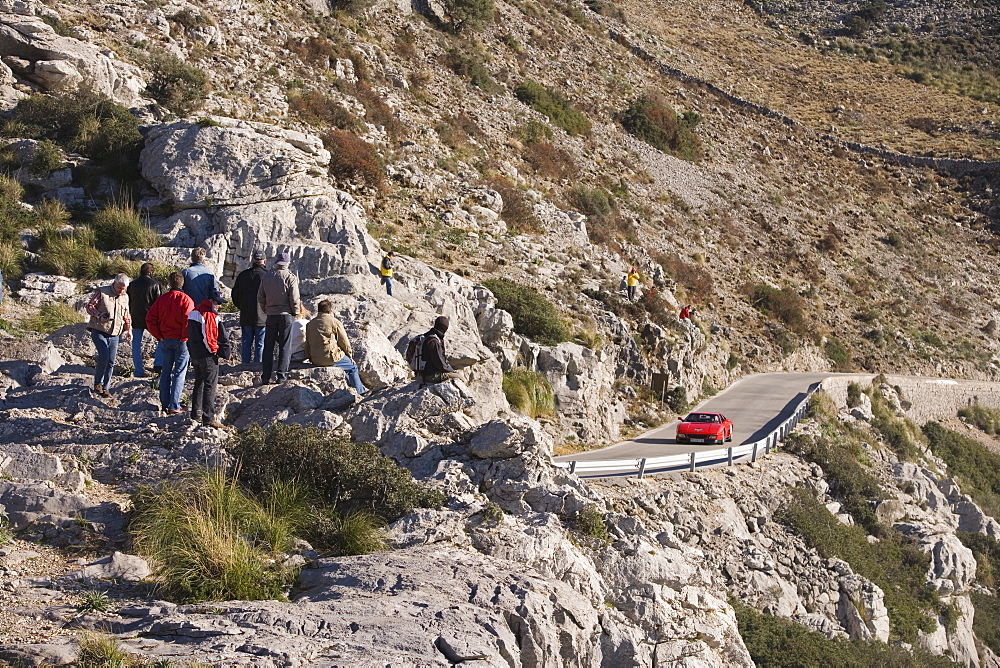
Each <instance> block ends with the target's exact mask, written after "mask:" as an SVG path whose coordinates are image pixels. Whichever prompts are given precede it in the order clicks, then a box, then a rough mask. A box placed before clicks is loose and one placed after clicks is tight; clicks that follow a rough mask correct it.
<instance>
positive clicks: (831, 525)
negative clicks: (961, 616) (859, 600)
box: [779, 487, 939, 643]
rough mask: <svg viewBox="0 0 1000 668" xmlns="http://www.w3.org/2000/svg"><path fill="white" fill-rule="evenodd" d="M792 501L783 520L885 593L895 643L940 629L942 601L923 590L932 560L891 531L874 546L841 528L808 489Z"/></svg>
mask: <svg viewBox="0 0 1000 668" xmlns="http://www.w3.org/2000/svg"><path fill="white" fill-rule="evenodd" d="M791 497H792V498H791V501H790V503H788V504H786V505H785V506H784V507H783V508H782V510H781V513H780V515H779V519H780V520H781V521H782V522H784V523H785V524H787V525H788V526H789V527H791V528H792V530H794V531H795V532H796V533H798V534H799V535H800V536H802V538H803V539H804V540H805V542H806V544H807V545H809V546H810V547H812V548H814V549H816V551H817V552H819V553H820V555H821V556H822V557H823V558H826V559H829V558H838V559H843V560H844V561H846V562H847V563H849V564H850V565H851V568H852V569H853V570H854V572H855V573H857V574H859V575H862V576H864V577H866V578H868V579H869V580H871V581H872V582H874V583H875V584H876V585H878V586H879V587H880V588H881V589H882V591H883V592H884V593H885V606H886V609H887V611H888V613H889V621H890V623H891V625H892V629H891V631H892V634H893V636H894V637H896V638H899V639H901V640H903V641H905V642H908V643H913V642H915V641H916V639H917V631H918V630H921V631H924V632H930V631H932V630H933V629H934V628H935V626H936V622H935V616H936V614H937V613H938V612H939V611H938V609H937V606H938V604H939V600H938V598H937V595H936V594H935V593H934V592H933V591H932V590H930V589H928V588H927V587H926V586H924V585H925V583H926V579H927V578H926V572H927V567H928V565H929V564H930V555H928V554H927V553H925V552H923V551H922V550H921V549H920V547H919V546H918V545H915V544H913V543H910V542H908V540H907V539H906V538H904V537H903V536H902V535H901V534H899V533H897V532H895V531H892V530H887V531H885V532H884V537H883V538H882V539H881V540H879V541H878V542H875V543H869V542H868V539H867V533H866V531H865V529H863V528H862V527H860V526H846V525H844V524H842V523H841V522H840V521H839V520H838V519H837V518H836V517H834V516H833V515H831V514H830V511H829V510H827V509H826V507H825V506H823V505H822V504H821V503H820V502H819V501H817V500H816V497H815V496H813V494H812V492H810V491H809V490H807V489H805V488H802V487H799V488H796V489H794V490H792V493H791Z"/></svg>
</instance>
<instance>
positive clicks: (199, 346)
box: [187, 290, 232, 429]
mask: <svg viewBox="0 0 1000 668" xmlns="http://www.w3.org/2000/svg"><path fill="white" fill-rule="evenodd" d="M225 303H226V300H225V298H224V297H223V296H222V293H221V292H219V291H218V290H215V291H213V292H212V294H211V295H210V296H209V298H208V299H205V300H202V302H201V303H200V304H198V306H197V307H195V309H194V310H193V311H191V312H190V313H188V340H187V347H188V353H189V354H190V355H191V367H192V368H193V369H194V390H193V391H192V392H191V419H192V420H193V421H194V422H201V423H202V424H204V425H205V426H207V427H214V428H216V429H222V426H223V425H222V423H221V422H219V421H218V419H216V417H215V391H216V388H217V387H218V385H219V358H222V359H229V356H230V355H231V353H232V348H231V347H230V344H229V337H228V336H227V335H226V328H225V326H224V325H223V324H222V320H220V319H219V312H218V310H217V309H216V307H217V306H218V305H219V304H225Z"/></svg>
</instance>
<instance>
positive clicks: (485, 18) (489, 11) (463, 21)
mask: <svg viewBox="0 0 1000 668" xmlns="http://www.w3.org/2000/svg"><path fill="white" fill-rule="evenodd" d="M444 11H445V15H446V17H447V18H448V21H450V22H451V29H452V30H453V31H454V32H456V33H459V32H463V31H467V30H480V29H481V28H483V27H484V26H485V25H486V24H487V23H489V22H491V21H492V20H493V0H444Z"/></svg>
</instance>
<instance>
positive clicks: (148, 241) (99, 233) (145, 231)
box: [90, 204, 160, 250]
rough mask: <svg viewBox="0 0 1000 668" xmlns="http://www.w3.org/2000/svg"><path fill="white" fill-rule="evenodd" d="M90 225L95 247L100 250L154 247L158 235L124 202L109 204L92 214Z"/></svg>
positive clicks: (156, 243)
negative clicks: (95, 243)
mask: <svg viewBox="0 0 1000 668" xmlns="http://www.w3.org/2000/svg"><path fill="white" fill-rule="evenodd" d="M90 225H91V227H92V228H93V230H94V236H95V239H96V242H97V247H98V248H100V249H101V250H118V249H120V248H155V247H157V246H159V245H160V235H159V234H157V233H156V232H155V231H154V230H153V229H152V228H150V227H149V226H148V225H146V224H145V223H144V222H143V220H142V218H140V216H139V212H138V211H136V210H135V208H133V207H131V206H127V205H124V204H109V205H107V206H105V207H104V208H103V209H101V210H100V211H98V212H97V213H96V214H94V218H93V220H91V221H90Z"/></svg>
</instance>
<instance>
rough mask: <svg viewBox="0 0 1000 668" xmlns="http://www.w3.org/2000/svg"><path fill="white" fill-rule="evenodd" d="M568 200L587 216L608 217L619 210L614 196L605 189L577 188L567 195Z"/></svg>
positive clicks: (581, 186)
mask: <svg viewBox="0 0 1000 668" xmlns="http://www.w3.org/2000/svg"><path fill="white" fill-rule="evenodd" d="M566 198H567V199H568V200H569V202H570V204H572V205H573V206H574V207H576V208H577V209H579V210H580V212H581V213H583V214H585V215H587V216H607V215H608V214H610V213H612V212H613V211H614V210H615V209H616V208H617V204H616V203H615V198H614V196H613V195H611V194H610V193H609V192H608V191H606V190H604V189H603V188H588V187H587V186H583V185H580V186H576V187H575V188H573V189H571V190H570V191H569V192H568V193H567V194H566Z"/></svg>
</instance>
